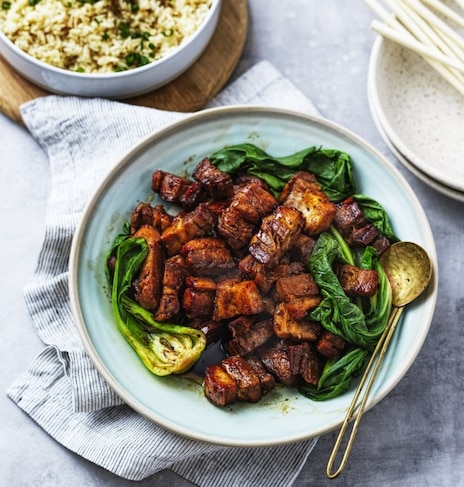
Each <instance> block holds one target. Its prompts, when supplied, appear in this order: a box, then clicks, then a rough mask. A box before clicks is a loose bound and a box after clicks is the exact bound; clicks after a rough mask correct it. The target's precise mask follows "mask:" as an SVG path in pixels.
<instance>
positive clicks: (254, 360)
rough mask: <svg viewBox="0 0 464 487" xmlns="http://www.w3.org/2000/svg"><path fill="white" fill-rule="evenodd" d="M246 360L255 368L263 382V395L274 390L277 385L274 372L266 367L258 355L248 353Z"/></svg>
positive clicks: (260, 380)
mask: <svg viewBox="0 0 464 487" xmlns="http://www.w3.org/2000/svg"><path fill="white" fill-rule="evenodd" d="M245 360H246V361H247V362H248V363H249V364H250V367H251V368H252V369H253V370H254V372H255V373H256V375H257V376H258V378H259V382H260V383H261V392H262V394H263V396H264V395H265V394H267V393H268V392H270V391H272V389H274V387H275V379H274V376H273V375H272V374H270V373H269V372H268V371H267V370H266V367H264V364H263V362H262V361H261V359H259V358H258V357H257V356H256V355H247V356H246V357H245Z"/></svg>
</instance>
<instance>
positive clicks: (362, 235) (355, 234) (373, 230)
mask: <svg viewBox="0 0 464 487" xmlns="http://www.w3.org/2000/svg"><path fill="white" fill-rule="evenodd" d="M379 237H380V231H379V229H378V228H377V227H376V226H375V225H373V224H372V223H367V224H366V225H364V226H363V227H361V228H355V229H353V231H352V232H351V235H350V237H349V239H348V241H349V242H350V243H351V245H354V246H357V247H366V246H367V245H373V244H374V243H375V241H376V240H377V239H378V238H379Z"/></svg>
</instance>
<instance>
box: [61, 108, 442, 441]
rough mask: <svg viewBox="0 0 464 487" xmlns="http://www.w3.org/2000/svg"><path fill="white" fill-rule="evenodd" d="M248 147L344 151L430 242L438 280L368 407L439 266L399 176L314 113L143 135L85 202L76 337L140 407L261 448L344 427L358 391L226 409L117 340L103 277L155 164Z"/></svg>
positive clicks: (73, 276)
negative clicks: (156, 370)
mask: <svg viewBox="0 0 464 487" xmlns="http://www.w3.org/2000/svg"><path fill="white" fill-rule="evenodd" d="M243 142H252V143H254V144H256V145H258V146H260V147H261V148H263V149H265V150H266V151H268V152H269V153H270V154H271V155H275V156H282V155H288V154H290V153H293V152H296V151H298V150H300V149H303V148H305V147H309V146H312V145H317V146H319V145H321V146H323V147H325V148H335V149H340V150H343V151H346V152H348V153H349V154H350V155H351V157H352V159H353V163H354V170H355V178H356V180H357V183H358V192H362V193H365V194H367V195H369V196H371V197H373V198H375V199H376V200H378V201H379V202H380V203H381V204H382V205H383V206H384V207H385V209H386V210H387V212H388V213H389V214H390V216H391V220H392V223H393V226H394V229H395V232H396V233H397V235H398V236H399V237H400V238H401V239H402V240H409V241H413V242H416V243H418V244H420V245H422V246H423V247H424V248H425V249H426V250H427V252H428V253H429V255H430V257H431V259H432V261H433V265H434V269H435V273H434V277H433V280H432V283H431V285H430V286H429V288H428V289H427V291H426V292H425V293H424V294H423V295H422V296H421V297H420V298H419V299H418V300H417V301H416V302H414V303H413V304H412V305H410V306H409V307H408V308H407V310H406V311H405V313H404V315H403V319H402V323H401V324H400V325H399V328H398V330H397V332H396V333H395V336H394V338H393V341H392V344H391V346H390V349H389V351H388V353H387V356H386V358H385V360H384V363H383V365H382V367H381V369H380V372H379V375H378V378H377V380H376V382H375V384H374V387H373V389H372V392H371V396H370V399H369V401H368V405H367V407H368V408H370V407H372V406H374V405H375V404H376V403H378V402H379V401H380V400H381V399H382V398H384V397H385V396H386V395H387V394H388V393H389V392H390V391H391V390H392V389H393V387H394V386H395V385H396V384H397V383H398V382H399V381H400V379H401V378H402V377H403V376H404V374H405V373H406V372H407V370H408V369H409V367H410V366H411V364H412V363H413V361H414V360H415V358H416V356H417V354H418V352H419V350H420V349H421V347H422V344H423V342H424V340H425V337H426V335H427V332H428V330H429V327H430V324H431V322H432V317H433V313H434V308H435V302H436V295H437V272H436V269H437V258H436V250H435V244H434V239H433V235H432V232H431V229H430V225H429V223H428V221H427V217H426V215H425V213H424V210H423V209H422V206H421V204H420V202H419V201H418V199H417V197H416V196H415V194H414V192H413V191H412V189H411V188H410V186H409V185H408V183H407V182H406V180H405V179H404V178H403V177H402V176H401V174H400V173H399V172H398V171H397V170H396V169H395V168H394V167H393V166H392V164H391V163H390V162H389V161H388V160H386V159H385V158H384V157H383V156H382V155H381V154H380V153H378V152H377V151H376V150H375V149H374V148H372V147H371V146H370V145H369V144H367V143H366V142H365V141H363V140H362V139H361V138H359V137H358V136H356V135H354V134H353V133H351V132H349V131H347V130H346V129H344V128H342V127H340V126H338V125H336V124H334V123H331V122H328V121H326V120H323V119H321V118H316V117H312V116H307V115H304V114H300V113H294V112H289V111H283V110H280V109H272V108H262V107H228V108H219V109H212V110H207V111H203V112H200V113H197V114H194V115H192V116H189V117H188V118H187V119H184V120H182V121H180V122H177V123H175V124H173V125H171V126H169V127H167V128H166V129H163V130H161V131H158V132H156V133H154V134H153V135H151V136H149V137H148V138H146V139H145V140H144V141H143V142H142V143H140V144H139V145H138V146H137V147H135V148H134V149H133V150H131V151H130V152H129V153H128V154H127V155H126V156H125V157H124V158H123V159H122V160H121V161H120V162H119V163H118V164H116V166H115V167H114V169H113V170H112V171H111V172H110V174H108V176H107V177H106V179H105V180H104V181H103V183H102V184H101V185H100V187H99V188H98V190H97V191H96V193H95V195H94V196H93V198H92V199H91V201H90V202H89V204H88V205H87V207H86V209H85V211H84V214H83V217H82V221H81V223H80V225H79V227H78V229H77V231H76V234H75V238H74V241H73V246H72V250H71V259H70V296H71V304H72V308H73V312H74V315H75V320H76V325H77V327H78V330H79V333H80V337H81V339H82V341H83V343H84V346H85V348H86V349H87V351H88V353H89V355H90V357H91V358H92V360H93V362H94V363H95V366H96V367H97V369H98V370H99V371H100V373H101V374H102V375H103V377H104V378H105V379H106V380H107V381H108V383H109V384H110V386H111V387H112V388H113V389H114V390H115V391H116V392H117V393H118V394H119V395H120V396H121V397H122V398H123V400H124V401H125V402H126V403H127V404H129V405H130V406H131V407H132V408H133V409H135V410H136V411H138V412H139V413H140V414H142V415H144V416H146V417H147V418H149V419H151V420H153V421H155V422H157V423H159V424H161V425H163V426H165V427H166V428H168V429H170V430H172V431H175V432H177V433H179V434H181V435H184V436H188V437H190V438H194V439H197V440H203V441H208V442H213V443H218V444H223V445H235V446H264V445H277V444H284V443H289V442H295V441H300V440H304V439H309V438H312V437H315V436H317V435H320V434H322V433H326V432H328V431H330V430H333V429H335V428H337V427H338V426H340V425H341V423H342V422H343V419H344V416H345V413H346V410H347V408H348V406H349V404H350V401H351V398H352V396H353V392H354V391H353V390H352V391H350V392H348V393H346V394H344V395H342V396H340V397H338V398H335V399H332V400H329V401H325V402H313V401H311V400H309V399H306V398H305V397H303V396H301V395H300V394H299V393H298V392H297V391H296V390H294V389H290V388H283V387H277V388H276V389H275V391H273V392H272V393H270V394H268V395H267V396H266V397H265V398H264V399H262V400H261V401H260V402H258V403H256V404H248V403H236V404H234V405H232V406H231V407H227V408H225V409H220V408H217V407H215V406H213V405H212V404H210V403H209V402H208V401H207V400H206V399H205V397H204V395H203V390H202V387H201V385H200V384H199V382H198V381H197V382H196V381H194V380H192V379H191V378H182V377H167V378H166V377H164V378H160V377H155V376H154V375H152V374H151V373H150V372H149V371H148V370H147V369H146V368H145V367H144V366H143V365H142V363H141V362H140V360H139V359H138V357H137V356H136V355H135V353H134V352H133V350H132V348H131V347H130V346H129V345H128V344H127V342H126V341H125V340H124V338H123V337H122V335H121V334H120V333H119V331H118V329H117V327H116V324H115V322H114V319H113V317H112V313H111V305H110V298H109V289H108V286H107V283H106V280H105V253H106V252H107V250H108V248H109V246H110V245H111V243H112V241H113V239H114V238H115V236H116V235H117V234H118V233H119V232H120V230H121V228H122V225H123V223H124V222H125V221H127V220H128V218H129V215H130V213H131V212H132V210H133V208H134V207H135V206H136V204H137V203H138V202H139V201H147V200H149V199H151V198H153V193H151V189H150V183H151V175H152V173H153V171H154V170H155V169H157V168H162V169H163V170H165V171H171V172H176V173H178V174H185V172H186V171H189V170H191V169H192V167H194V165H195V164H196V163H198V162H199V161H200V160H201V159H202V158H203V157H204V156H207V155H209V154H211V153H212V152H214V151H216V150H218V149H221V148H222V147H224V146H226V145H229V144H238V143H243Z"/></svg>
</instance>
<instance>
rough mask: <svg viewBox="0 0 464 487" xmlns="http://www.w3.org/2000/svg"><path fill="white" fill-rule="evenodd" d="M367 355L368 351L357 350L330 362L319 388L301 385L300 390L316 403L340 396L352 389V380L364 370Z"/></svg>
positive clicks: (327, 364) (320, 380) (324, 371)
mask: <svg viewBox="0 0 464 487" xmlns="http://www.w3.org/2000/svg"><path fill="white" fill-rule="evenodd" d="M367 355H368V351H367V350H363V349H362V348H355V349H353V350H351V351H349V352H348V353H347V354H345V355H343V356H342V357H341V358H339V357H337V358H335V359H332V360H328V361H327V362H326V364H325V366H324V370H323V372H322V375H321V377H320V379H319V381H318V383H317V387H313V386H310V385H308V384H305V385H300V386H299V387H298V390H299V391H300V392H301V394H303V395H304V396H306V397H309V398H310V399H313V400H314V401H326V400H327V399H332V398H334V397H337V396H340V395H341V394H343V393H344V392H346V391H347V390H348V389H349V388H350V386H351V380H352V378H353V377H354V376H357V375H359V374H360V373H361V372H362V370H363V369H364V367H365V365H366V357H367Z"/></svg>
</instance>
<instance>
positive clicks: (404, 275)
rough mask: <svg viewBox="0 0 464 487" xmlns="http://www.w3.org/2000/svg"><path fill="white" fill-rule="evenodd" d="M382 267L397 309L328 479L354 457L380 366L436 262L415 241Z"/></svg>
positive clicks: (389, 254)
mask: <svg viewBox="0 0 464 487" xmlns="http://www.w3.org/2000/svg"><path fill="white" fill-rule="evenodd" d="M380 264H381V265H382V267H383V268H384V270H385V273H386V274H387V277H388V280H389V282H390V285H391V289H392V303H393V309H392V312H391V314H390V317H389V320H388V323H387V325H386V326H385V330H384V331H383V333H382V335H381V337H380V339H379V341H378V343H377V346H376V347H375V350H374V351H373V353H372V356H371V358H370V360H369V363H368V364H367V368H366V370H365V372H364V374H363V376H362V379H361V382H360V383H359V386H358V388H357V389H356V393H355V395H354V397H353V400H352V401H351V404H350V407H349V409H348V412H347V413H346V417H345V420H344V422H343V424H342V427H341V429H340V432H339V434H338V438H337V441H336V442H335V446H334V448H333V450H332V454H331V455H330V458H329V461H328V463H327V472H326V473H327V477H329V478H331V479H334V478H335V477H337V476H338V475H340V473H341V472H342V471H343V469H344V468H345V465H346V462H347V461H348V456H349V454H350V451H351V447H352V446H353V442H354V438H355V436H356V433H357V431H358V426H359V423H360V421H361V417H362V415H363V413H364V409H365V407H366V402H367V398H368V396H369V392H370V390H371V388H372V385H373V383H374V380H375V378H376V376H377V372H378V371H379V368H380V365H381V363H382V361H383V358H384V356H385V353H386V351H387V349H388V345H389V344H390V340H391V338H392V336H393V333H394V332H395V328H396V325H397V324H398V321H399V319H400V316H401V314H402V312H403V310H404V307H405V306H406V305H407V304H409V303H410V302H411V301H414V299H416V298H417V297H418V296H420V295H421V294H422V292H423V291H424V290H425V289H426V287H427V286H428V284H429V282H430V279H431V277H432V263H431V261H430V258H429V256H428V255H427V252H426V251H425V250H424V249H423V248H422V247H420V246H419V245H417V244H415V243H412V242H397V243H394V244H393V245H391V246H390V247H389V248H388V249H387V250H386V251H385V252H384V253H383V254H382V256H381V257H380ZM377 357H378V359H377ZM376 359H377V361H376ZM374 364H375V367H374V369H373V371H372V375H371V376H370V379H369V383H368V384H367V388H366V391H365V393H364V396H363V398H362V401H361V404H360V405H359V410H358V414H357V416H356V421H355V422H354V424H353V428H352V430H351V434H350V437H349V439H348V443H347V445H346V449H345V453H344V455H343V458H342V460H341V462H340V466H339V467H338V469H337V470H336V471H335V472H332V468H333V464H334V461H335V458H336V456H337V454H338V451H339V449H340V445H341V442H342V440H343V437H344V435H345V432H346V430H347V427H348V423H349V422H350V421H351V419H352V418H353V415H354V411H355V409H356V404H357V401H358V398H359V396H360V394H361V391H362V389H363V388H364V384H365V383H366V380H367V378H368V376H369V374H370V371H371V370H372V367H373V366H374Z"/></svg>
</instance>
